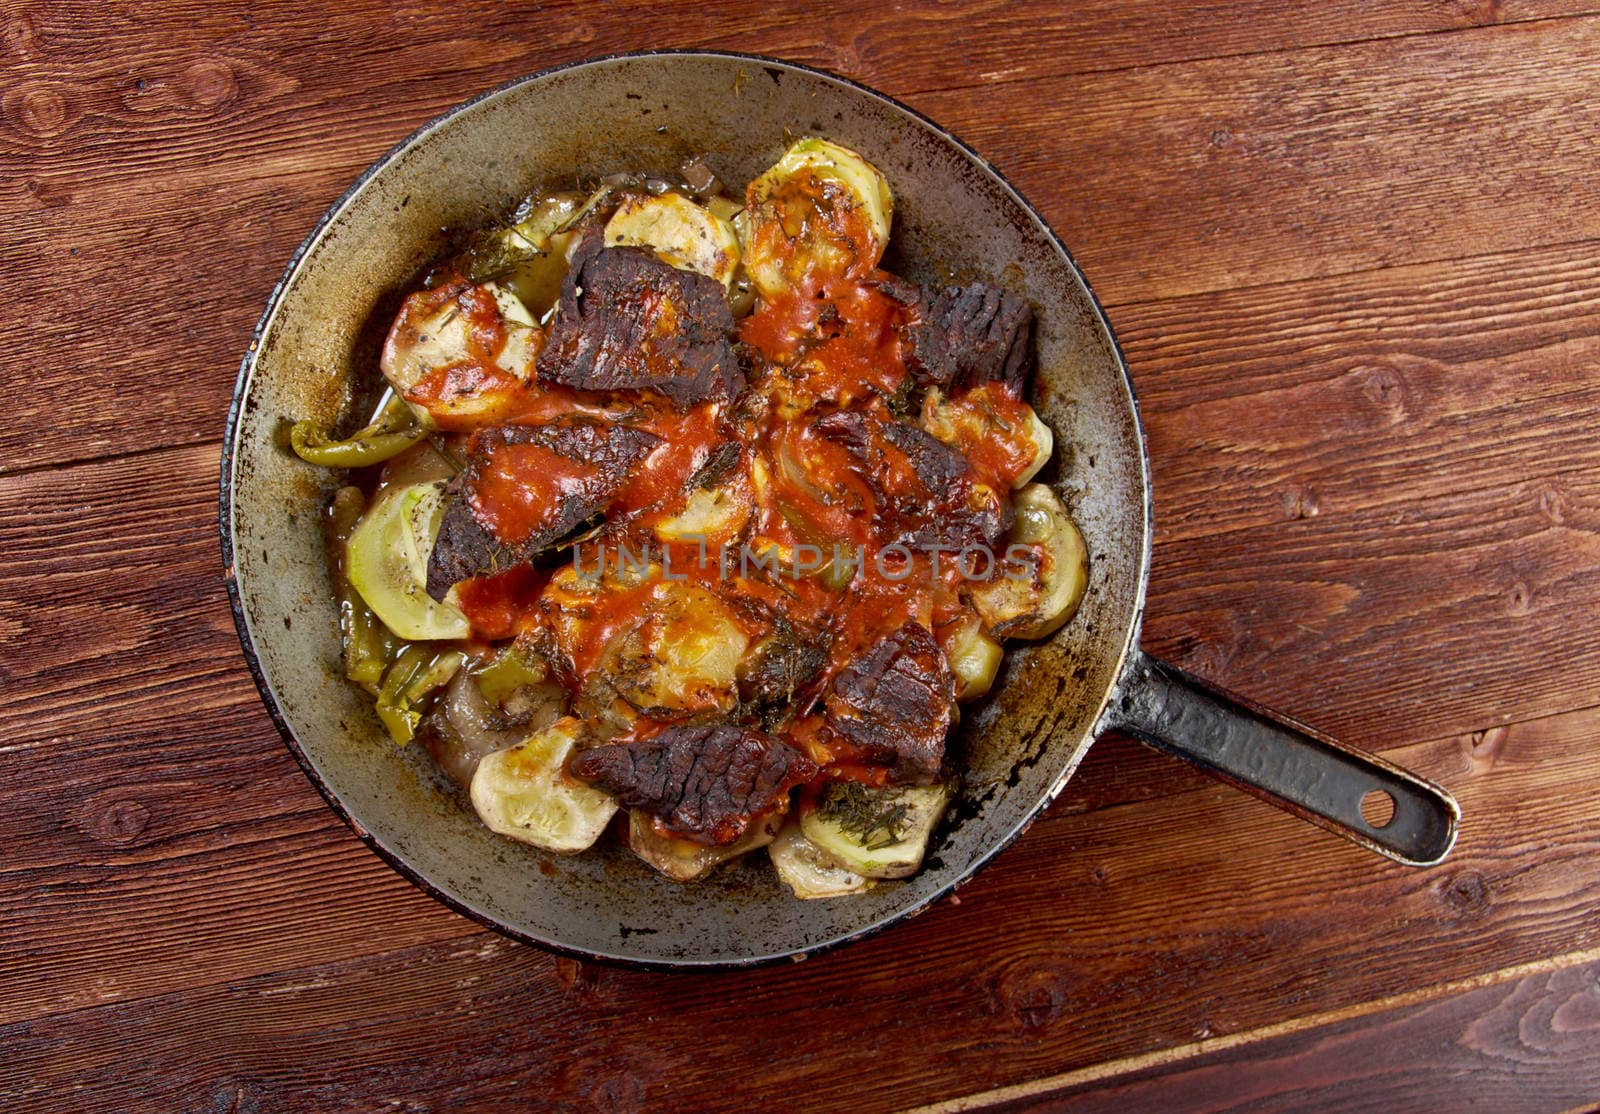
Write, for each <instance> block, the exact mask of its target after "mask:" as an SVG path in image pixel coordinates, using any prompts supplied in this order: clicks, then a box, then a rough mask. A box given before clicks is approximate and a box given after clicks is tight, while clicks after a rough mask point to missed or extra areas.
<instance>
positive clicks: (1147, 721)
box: [1102, 649, 1461, 866]
mask: <svg viewBox="0 0 1600 1114" xmlns="http://www.w3.org/2000/svg"><path fill="white" fill-rule="evenodd" d="M1102 727H1103V728H1115V729H1117V730H1119V731H1122V732H1124V733H1125V734H1129V735H1133V736H1135V737H1136V738H1139V739H1142V740H1144V741H1145V742H1147V743H1150V744H1151V745H1153V746H1155V747H1157V748H1159V749H1161V750H1164V751H1167V752H1168V753H1170V754H1175V755H1177V756H1178V757H1179V758H1183V759H1185V760H1187V761H1189V762H1193V763H1194V764H1195V765H1197V766H1199V767H1201V768H1202V769H1204V770H1206V771H1207V772H1209V773H1211V774H1213V775H1215V776H1216V777H1219V778H1221V779H1222V780H1223V781H1226V782H1229V783H1230V784H1232V785H1236V786H1238V787H1239V788H1240V789H1243V790H1245V791H1246V792H1249V793H1253V794H1255V795H1256V796H1257V797H1260V798H1261V799H1262V800H1264V801H1268V802H1270V803H1272V804H1275V805H1277V806H1278V807H1279V808H1282V809H1286V810H1288V811H1289V812H1292V813H1294V814H1295V815H1296V816H1299V817H1300V818H1302V819H1304V820H1309V821H1311V823H1313V824H1317V825H1319V826H1321V827H1324V828H1327V829H1328V830H1329V831H1330V832H1336V833H1338V834H1339V835H1342V836H1344V837H1345V838H1346V839H1350V840H1354V841H1355V842H1356V843H1359V844H1361V846H1363V847H1365V848H1367V849H1369V850H1372V851H1376V852H1377V853H1378V854H1380V855H1385V856H1387V857H1389V858H1391V859H1394V860H1395V861H1396V862H1400V863H1405V864H1406V865H1408V866H1433V865H1434V864H1436V863H1439V862H1441V861H1443V859H1444V857H1445V856H1446V855H1448V854H1449V853H1450V849H1451V848H1452V847H1453V846H1455V842H1456V827H1457V825H1458V823H1459V822H1460V819H1461V808H1460V806H1459V805H1457V804H1456V800H1455V798H1454V797H1452V796H1451V795H1450V794H1449V793H1448V792H1447V791H1446V790H1444V789H1443V788H1441V787H1440V786H1438V785H1435V784H1434V783H1433V782H1431V781H1428V780H1426V779H1424V778H1420V777H1418V776H1417V775H1415V774H1413V773H1410V772H1408V771H1406V770H1403V769H1401V768H1400V767H1399V766H1396V765H1394V764H1393V763H1390V762H1386V761H1384V760H1383V759H1382V758H1379V757H1377V756H1376V755H1371V754H1366V753H1364V752H1362V751H1358V750H1355V749H1353V748H1350V747H1346V746H1342V745H1340V744H1339V743H1336V742H1334V741H1333V740H1332V739H1329V738H1328V737H1326V736H1324V735H1319V734H1318V733H1317V732H1315V731H1313V730H1311V729H1310V728H1308V727H1305V726H1303V725H1301V724H1298V723H1295V722H1293V721H1292V720H1288V719H1285V718H1284V717H1282V716H1279V715H1276V714H1275V713H1272V712H1268V711H1267V710H1266V709H1264V708H1261V707H1259V706H1258V705H1255V704H1252V703H1251V702H1250V701H1248V700H1245V699H1243V698H1241V697H1238V696H1234V695H1233V694H1231V693H1228V692H1224V691H1223V690H1222V689H1219V688H1217V687H1215V686H1214V685H1210V684H1207V683H1206V682H1205V681H1202V680H1200V679H1199V678H1198V677H1195V676H1193V675H1192V674H1189V673H1186V672H1184V671H1183V670H1181V669H1179V668H1177V667H1176V666H1173V665H1168V664H1167V663H1166V662H1163V661H1157V660H1156V659H1155V658H1152V657H1150V656H1149V655H1148V654H1145V653H1144V652H1142V651H1140V650H1137V649H1135V650H1134V651H1133V653H1132V655H1131V656H1130V657H1129V660H1128V664H1127V666H1126V668H1125V669H1124V671H1123V675H1122V680H1121V681H1120V682H1119V684H1118V691H1117V695H1116V697H1115V698H1114V699H1113V700H1112V702H1111V704H1110V706H1109V707H1108V708H1107V711H1106V717H1105V720H1104V722H1103V723H1102ZM1374 793H1379V794H1382V795H1383V796H1386V797H1388V798H1389V800H1390V801H1391V802H1392V803H1393V812H1392V815H1388V816H1387V817H1386V818H1385V817H1384V816H1383V815H1382V814H1381V813H1380V814H1379V815H1377V816H1375V817H1374V818H1373V819H1369V818H1368V816H1364V815H1363V813H1362V801H1363V800H1367V803H1368V807H1367V812H1368V813H1369V814H1371V813H1373V812H1374V811H1375V810H1374V809H1373V807H1372V806H1373V803H1374V800H1375V798H1374V799H1369V798H1371V795H1372V794H1374ZM1388 811H1389V810H1388V809H1383V810H1381V812H1382V813H1386V812H1388ZM1374 819H1376V820H1380V821H1381V823H1374Z"/></svg>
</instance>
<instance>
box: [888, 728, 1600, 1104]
mask: <svg viewBox="0 0 1600 1114" xmlns="http://www.w3.org/2000/svg"><path fill="white" fill-rule="evenodd" d="M1530 722H1531V721H1530ZM1595 962H1600V948H1587V949H1584V950H1582V951H1575V952H1566V953H1564V954H1562V955H1557V956H1552V957H1550V958H1549V959H1539V960H1531V961H1529V962H1527V963H1517V964H1513V965H1512V966H1510V967H1502V968H1499V969H1497V970H1494V971H1485V972H1483V973H1481V974H1477V975H1468V976H1466V977H1464V978H1459V979H1451V980H1449V981H1446V982H1442V983H1436V984H1434V985H1433V986H1427V987H1419V988H1417V989H1415V990H1407V991H1402V992H1401V993H1399V994H1392V995H1389V996H1388V997H1386V998H1374V999H1372V1000H1370V1001H1366V1002H1361V1003H1358V1004H1356V1005H1352V1006H1345V1007H1343V1008H1341V1009H1334V1010H1326V1011H1324V1012H1322V1013H1313V1014H1307V1015H1306V1016H1304V1017H1296V1018H1291V1019H1289V1020H1288V1021H1280V1022H1277V1023H1275V1024H1272V1025H1262V1026H1259V1027H1258V1028H1255V1029H1247V1030H1244V1031H1243V1032H1238V1033H1229V1034H1227V1035H1226V1036H1221V1037H1207V1038H1206V1039H1204V1040H1198V1041H1192V1042H1190V1043H1188V1044H1179V1045H1173V1046H1171V1047H1169V1048H1161V1049H1156V1050H1155V1051H1153V1052H1141V1053H1138V1054H1137V1055H1134V1056H1123V1057H1120V1058H1118V1059H1115V1060H1107V1061H1105V1062H1103V1063H1099V1064H1091V1065H1090V1066H1088V1067H1084V1068H1076V1069H1074V1070H1072V1071H1066V1072H1062V1073H1060V1074H1059V1075H1047V1076H1043V1077H1041V1078H1039V1079H1033V1080H1029V1081H1028V1082H1026V1083H1012V1084H1008V1085H1006V1086H1004V1087H996V1088H994V1089H993V1090H988V1091H978V1092H975V1093H973V1094H970V1095H964V1096H962V1097H961V1098H955V1099H947V1100H945V1101H943V1102H936V1103H929V1104H927V1105H924V1106H916V1107H910V1108H907V1110H906V1111H905V1114H960V1112H962V1111H968V1110H981V1109H983V1108H984V1107H987V1106H993V1105H996V1104H998V1103H1003V1102H1013V1101H1017V1100H1021V1099H1030V1098H1043V1097H1047V1096H1048V1095H1049V1094H1050V1093H1051V1092H1052V1091H1059V1090H1065V1089H1066V1088H1068V1087H1078V1086H1082V1085H1084V1084H1086V1083H1103V1082H1106V1081H1108V1080H1113V1079H1116V1078H1118V1077H1120V1076H1124V1075H1129V1074H1132V1073H1133V1072H1138V1071H1145V1070H1147V1069H1150V1068H1163V1067H1170V1066H1172V1065H1174V1064H1180V1063H1183V1062H1184V1061H1187V1060H1192V1059H1195V1058H1196V1057H1199V1056H1204V1055H1208V1054H1210V1053H1213V1052H1226V1051H1228V1050H1230V1049H1234V1048H1239V1047H1242V1046H1245V1045H1251V1044H1256V1043H1258V1042H1261V1041H1265V1040H1270V1039H1272V1038H1275V1037H1286V1036H1294V1035H1295V1034H1298V1033H1305V1032H1310V1031H1311V1030H1314V1029H1320V1028H1323V1027H1324V1026H1327V1025H1337V1024H1339V1023H1341V1022H1345V1021H1357V1020H1360V1019H1361V1018H1364V1017H1370V1016H1372V1015H1374V1014H1378V1013H1383V1012H1385V1011H1386V1010H1392V1009H1403V1008H1405V1007H1408V1006H1417V1005H1423V1004H1425V1003H1427V1002H1433V1001H1437V1000H1438V999H1441V998H1451V997H1455V996H1456V995H1459V994H1465V993H1467V992H1469V991H1473V990H1482V989H1484V988H1485V987H1490V986H1498V985H1500V984H1501V983H1506V982H1511V981H1513V980H1516V979H1525V978H1529V977H1531V976H1534V975H1543V974H1548V973H1550V972H1552V971H1559V970H1564V969H1566V968H1569V967H1578V966H1582V965H1584V964H1589V963H1595ZM1584 1109H1589V1108H1587V1107H1585V1108H1584Z"/></svg>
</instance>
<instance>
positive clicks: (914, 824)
mask: <svg viewBox="0 0 1600 1114" xmlns="http://www.w3.org/2000/svg"><path fill="white" fill-rule="evenodd" d="M950 793H951V787H950V786H949V785H945V784H938V785H904V786H894V785H891V786H887V787H884V788H882V789H875V788H872V787H870V786H866V785H861V784H858V783H856V782H853V781H835V782H832V783H831V784H829V786H828V788H827V789H826V790H824V791H823V793H822V796H821V797H819V798H818V799H817V800H816V801H815V802H814V803H812V804H811V805H809V806H806V807H802V808H801V810H800V830H801V832H802V833H803V834H804V835H805V837H806V838H807V839H808V840H810V841H811V842H812V843H813V844H815V845H816V847H817V849H818V850H819V851H821V852H822V854H823V855H825V856H826V857H827V858H828V859H830V860H831V861H833V862H834V863H836V864H837V865H839V866H841V867H843V868H844V869H845V870H848V871H851V872H852V873H855V874H859V875H861V876H862V877H863V878H904V877H906V876H907V875H910V874H915V873H916V870H917V868H918V867H919V866H921V865H922V856H923V855H924V854H925V853H926V851H927V849H928V837H929V836H930V835H932V834H933V829H934V827H935V825H937V824H938V823H939V820H940V819H941V818H942V817H943V816H944V810H945V806H946V805H947V804H949V803H950Z"/></svg>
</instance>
